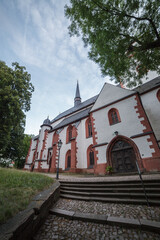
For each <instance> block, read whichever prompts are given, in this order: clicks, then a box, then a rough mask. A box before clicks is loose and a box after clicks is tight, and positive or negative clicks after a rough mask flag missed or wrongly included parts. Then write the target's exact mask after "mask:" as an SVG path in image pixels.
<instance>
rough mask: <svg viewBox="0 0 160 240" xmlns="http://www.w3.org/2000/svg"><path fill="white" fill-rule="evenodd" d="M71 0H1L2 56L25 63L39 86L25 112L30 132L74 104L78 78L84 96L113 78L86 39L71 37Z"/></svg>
mask: <svg viewBox="0 0 160 240" xmlns="http://www.w3.org/2000/svg"><path fill="white" fill-rule="evenodd" d="M66 3H69V1H68V0H0V43H1V44H0V60H2V61H5V62H6V64H7V65H8V66H11V63H12V62H18V63H19V64H20V65H21V66H25V67H26V70H27V71H28V72H29V73H30V74H31V81H32V83H33V85H34V87H35V92H34V93H33V96H32V104H31V110H30V111H29V112H28V113H27V114H26V116H27V117H26V130H25V132H26V133H27V134H35V135H37V134H38V132H39V129H40V125H41V124H42V123H43V121H44V119H45V118H47V116H48V115H49V118H50V119H53V118H54V117H56V115H58V114H59V113H60V112H63V111H65V110H67V109H68V108H70V107H72V106H73V103H74V96H75V89H76V82H77V80H79V85H80V93H81V98H82V101H84V100H86V99H88V98H90V97H92V96H94V95H96V94H98V93H99V91H100V90H101V88H102V87H103V84H104V82H106V81H108V79H109V78H102V77H101V72H100V70H99V67H98V66H97V65H96V64H95V63H93V62H92V61H91V60H89V59H88V57H87V49H86V48H84V46H83V42H82V40H81V38H77V37H72V38H70V36H69V34H68V26H69V20H67V19H66V18H65V16H64V5H65V4H66Z"/></svg>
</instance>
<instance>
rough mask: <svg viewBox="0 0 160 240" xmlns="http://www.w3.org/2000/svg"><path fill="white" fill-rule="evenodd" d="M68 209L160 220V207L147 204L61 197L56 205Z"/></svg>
mask: <svg viewBox="0 0 160 240" xmlns="http://www.w3.org/2000/svg"><path fill="white" fill-rule="evenodd" d="M55 207H56V208H60V209H63V210H67V211H76V212H81V213H95V214H103V215H104V214H106V215H108V216H112V217H124V218H134V219H147V220H152V221H158V222H160V207H147V206H145V205H132V204H129V205H127V204H117V203H102V202H94V201H93V202H87V201H78V200H70V199H63V198H61V199H59V201H58V202H57V203H56V205H55Z"/></svg>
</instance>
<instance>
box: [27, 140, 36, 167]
mask: <svg viewBox="0 0 160 240" xmlns="http://www.w3.org/2000/svg"><path fill="white" fill-rule="evenodd" d="M36 144H37V140H32V145H31V151H30V154H29V156H28V161H27V163H32V159H33V154H34V152H35V148H36Z"/></svg>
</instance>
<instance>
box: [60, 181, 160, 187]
mask: <svg viewBox="0 0 160 240" xmlns="http://www.w3.org/2000/svg"><path fill="white" fill-rule="evenodd" d="M60 184H61V187H79V188H83V187H87V188H104V187H107V188H117V187H120V188H128V187H129V188H130V187H132V188H134V187H136V188H142V184H141V183H140V182H139V183H119V184H118V183H103V184H102V183H98V182H95V183H93V182H92V183H90V182H86V183H82V182H81V183H72V182H71V183H69V182H65V183H64V182H63V183H61V182H60ZM144 185H145V187H150V188H160V183H144Z"/></svg>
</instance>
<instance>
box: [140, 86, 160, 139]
mask: <svg viewBox="0 0 160 240" xmlns="http://www.w3.org/2000/svg"><path fill="white" fill-rule="evenodd" d="M159 89H160V88H158V89H154V90H152V91H150V92H147V93H145V94H142V95H141V99H142V103H143V106H144V109H145V111H146V114H147V116H148V119H149V121H150V123H151V126H152V128H153V131H154V133H155V135H156V138H157V140H158V141H160V102H159V100H158V98H157V92H158V90H159Z"/></svg>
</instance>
